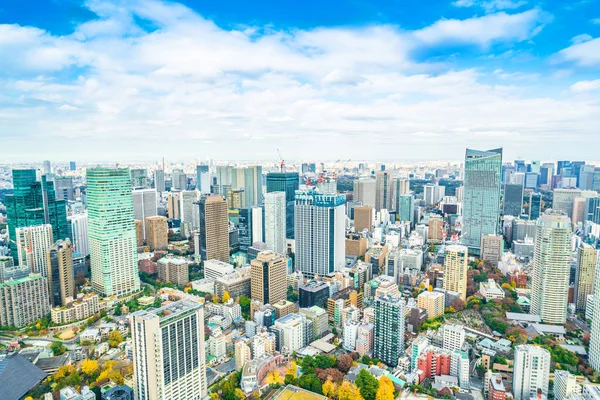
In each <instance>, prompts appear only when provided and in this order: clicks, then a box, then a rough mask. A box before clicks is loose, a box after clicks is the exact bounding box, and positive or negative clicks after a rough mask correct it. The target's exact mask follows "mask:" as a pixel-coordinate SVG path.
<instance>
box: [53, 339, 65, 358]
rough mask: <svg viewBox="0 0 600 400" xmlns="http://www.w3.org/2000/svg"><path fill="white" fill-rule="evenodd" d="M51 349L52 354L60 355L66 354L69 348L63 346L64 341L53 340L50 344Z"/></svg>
mask: <svg viewBox="0 0 600 400" xmlns="http://www.w3.org/2000/svg"><path fill="white" fill-rule="evenodd" d="M50 350H52V354H54V355H55V356H60V355H63V354H65V352H66V351H67V348H66V347H65V346H63V344H62V342H52V344H51V345H50Z"/></svg>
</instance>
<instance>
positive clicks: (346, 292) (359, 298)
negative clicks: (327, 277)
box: [327, 287, 363, 321]
mask: <svg viewBox="0 0 600 400" xmlns="http://www.w3.org/2000/svg"><path fill="white" fill-rule="evenodd" d="M337 300H343V301H344V307H343V308H346V307H350V306H351V305H353V306H355V307H358V308H360V309H361V310H362V309H363V294H362V293H358V292H357V291H356V290H354V289H353V288H351V287H347V288H346V289H342V290H340V291H339V292H336V293H335V294H334V295H333V296H332V297H330V298H328V299H327V315H328V317H329V320H330V321H333V317H334V313H335V302H336V301H337Z"/></svg>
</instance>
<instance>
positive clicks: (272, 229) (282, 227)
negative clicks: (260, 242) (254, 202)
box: [265, 192, 287, 254]
mask: <svg viewBox="0 0 600 400" xmlns="http://www.w3.org/2000/svg"><path fill="white" fill-rule="evenodd" d="M286 232H287V230H286V198H285V192H270V193H267V194H265V243H266V244H267V248H268V249H270V250H273V251H274V252H276V253H279V254H286V252H287V251H286V250H287V249H286V247H287V246H286Z"/></svg>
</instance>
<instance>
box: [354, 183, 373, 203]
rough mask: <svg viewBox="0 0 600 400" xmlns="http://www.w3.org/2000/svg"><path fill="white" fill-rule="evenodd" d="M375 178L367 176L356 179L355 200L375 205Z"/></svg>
mask: <svg viewBox="0 0 600 400" xmlns="http://www.w3.org/2000/svg"><path fill="white" fill-rule="evenodd" d="M375 186H376V182H375V179H373V178H369V177H365V178H359V179H357V180H355V181H354V200H357V201H360V202H361V203H362V204H363V205H370V206H373V207H375Z"/></svg>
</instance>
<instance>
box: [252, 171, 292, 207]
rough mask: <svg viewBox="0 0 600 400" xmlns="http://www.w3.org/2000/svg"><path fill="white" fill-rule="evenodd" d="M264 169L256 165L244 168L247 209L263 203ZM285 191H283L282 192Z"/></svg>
mask: <svg viewBox="0 0 600 400" xmlns="http://www.w3.org/2000/svg"><path fill="white" fill-rule="evenodd" d="M296 176H297V175H296ZM262 182H263V178H262V167H261V166H259V165H254V166H251V167H247V168H244V185H243V186H244V193H245V194H246V207H251V206H257V205H259V204H262V202H263V184H262ZM282 191H283V190H282Z"/></svg>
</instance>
